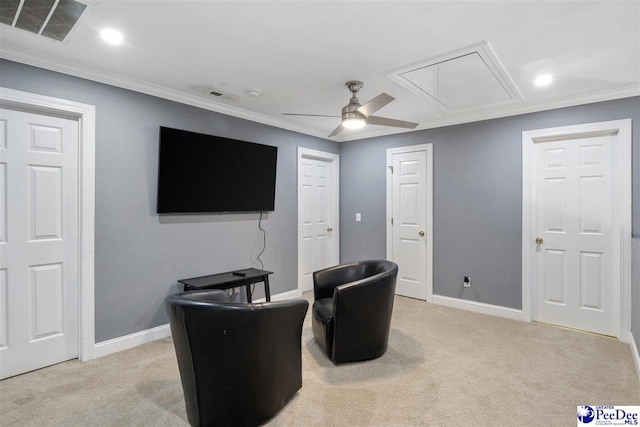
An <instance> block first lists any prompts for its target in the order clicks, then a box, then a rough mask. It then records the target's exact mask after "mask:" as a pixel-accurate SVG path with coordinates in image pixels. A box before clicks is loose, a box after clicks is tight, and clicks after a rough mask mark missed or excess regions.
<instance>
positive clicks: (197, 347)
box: [165, 290, 309, 426]
mask: <svg viewBox="0 0 640 427" xmlns="http://www.w3.org/2000/svg"><path fill="white" fill-rule="evenodd" d="M165 306H166V309H167V313H168V315H169V321H170V325H171V333H172V335H173V343H174V346H175V350H176V355H177V358H178V367H179V369H180V378H181V380H182V388H183V390H184V398H185V403H186V407H187V417H188V419H189V422H190V423H191V424H192V425H194V426H212V425H224V426H227V425H234V426H256V425H260V424H262V423H264V422H266V421H267V420H269V419H270V418H272V417H273V416H274V415H275V414H277V413H278V412H279V411H280V410H281V409H282V407H284V405H285V404H286V403H287V402H288V401H289V400H290V399H291V398H292V397H293V396H294V395H295V394H296V392H297V391H298V390H299V389H300V388H301V387H302V357H301V337H302V322H303V320H304V317H305V314H306V312H307V309H308V307H309V303H308V302H307V301H305V300H302V299H298V300H288V301H278V302H268V303H263V304H248V303H234V302H230V301H229V297H228V295H227V293H226V292H225V291H221V290H208V291H192V292H183V293H179V294H174V295H170V296H168V297H167V299H166V301H165Z"/></svg>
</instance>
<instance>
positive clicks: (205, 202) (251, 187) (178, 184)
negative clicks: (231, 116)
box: [157, 126, 278, 214]
mask: <svg viewBox="0 0 640 427" xmlns="http://www.w3.org/2000/svg"><path fill="white" fill-rule="evenodd" d="M277 160H278V147H272V146H269V145H262V144H255V143H251V142H245V141H238V140H235V139H229V138H222V137H219V136H212V135H204V134H201V133H195V132H188V131H184V130H178V129H172V128H167V127H163V126H161V127H160V150H159V161H158V205H157V212H158V213H160V214H166V213H188V212H194V213H195V212H256V211H273V210H274V203H275V194H276V165H277Z"/></svg>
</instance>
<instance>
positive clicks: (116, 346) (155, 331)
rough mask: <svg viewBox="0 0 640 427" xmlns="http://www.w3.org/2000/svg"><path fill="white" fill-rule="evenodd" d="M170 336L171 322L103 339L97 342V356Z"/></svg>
mask: <svg viewBox="0 0 640 427" xmlns="http://www.w3.org/2000/svg"><path fill="white" fill-rule="evenodd" d="M169 336H171V329H170V328H169V324H166V325H160V326H156V327H155V328H151V329H147V330H144V331H140V332H135V333H133V334H129V335H125V336H123V337H119V338H114V339H111V340H107V341H102V342H99V343H97V344H96V350H95V352H96V357H102V356H106V355H108V354H111V353H116V352H118V351H122V350H128V349H130V348H133V347H137V346H139V345H142V344H146V343H149V342H151V341H155V340H159V339H162V338H166V337H169Z"/></svg>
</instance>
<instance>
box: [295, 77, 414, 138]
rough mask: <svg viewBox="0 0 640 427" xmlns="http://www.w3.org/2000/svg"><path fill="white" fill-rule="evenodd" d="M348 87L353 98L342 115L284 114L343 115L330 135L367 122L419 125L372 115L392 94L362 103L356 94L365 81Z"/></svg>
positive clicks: (355, 81) (407, 126) (392, 125)
mask: <svg viewBox="0 0 640 427" xmlns="http://www.w3.org/2000/svg"><path fill="white" fill-rule="evenodd" d="M346 85H347V88H349V91H350V92H351V94H352V95H353V96H352V98H351V100H350V101H349V103H348V104H347V105H345V106H344V107H342V115H340V116H330V115H326V114H296V113H282V114H283V115H284V116H309V117H341V118H342V122H341V123H340V125H339V126H338V127H337V128H335V129H334V130H333V132H331V134H329V137H332V136H335V135H337V134H339V133H340V132H341V131H342V129H344V128H347V129H360V128H363V127H364V126H365V125H366V124H370V125H380V126H391V127H398V128H406V129H415V128H416V126H418V123H413V122H405V121H402V120H396V119H388V118H386V117H378V116H372V115H371V114H373V113H375V112H376V111H378V110H379V109H381V108H382V107H384V106H385V105H387V104H388V103H390V102H391V101H393V100H394V99H395V98H394V97H393V96H391V95H387V94H386V93H381V94H380V95H378V96H376V97H375V98H373V99H372V100H371V101H369V102H367V103H365V104H364V105H360V101H359V100H358V98H357V97H356V94H357V93H358V91H359V90H360V89H362V87H363V86H364V83H362V82H360V81H357V80H352V81H349V82H347V83H346Z"/></svg>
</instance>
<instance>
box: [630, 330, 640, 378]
mask: <svg viewBox="0 0 640 427" xmlns="http://www.w3.org/2000/svg"><path fill="white" fill-rule="evenodd" d="M629 345H630V346H631V354H633V361H634V362H635V364H636V375H637V376H638V382H639V383H640V354H638V346H637V345H636V341H635V340H634V339H633V335H631V340H630V343H629Z"/></svg>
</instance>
